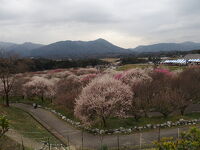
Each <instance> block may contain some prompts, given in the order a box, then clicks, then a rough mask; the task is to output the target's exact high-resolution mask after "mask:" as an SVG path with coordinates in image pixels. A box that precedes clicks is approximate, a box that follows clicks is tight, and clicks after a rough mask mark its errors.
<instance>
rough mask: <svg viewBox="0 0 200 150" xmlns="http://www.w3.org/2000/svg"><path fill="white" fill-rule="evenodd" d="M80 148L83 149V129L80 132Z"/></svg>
mask: <svg viewBox="0 0 200 150" xmlns="http://www.w3.org/2000/svg"><path fill="white" fill-rule="evenodd" d="M81 149H82V150H83V130H82V132H81Z"/></svg>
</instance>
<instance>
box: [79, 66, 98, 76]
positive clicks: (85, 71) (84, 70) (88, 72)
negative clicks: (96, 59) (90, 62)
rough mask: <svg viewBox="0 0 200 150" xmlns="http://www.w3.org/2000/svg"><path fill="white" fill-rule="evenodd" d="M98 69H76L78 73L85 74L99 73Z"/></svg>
mask: <svg viewBox="0 0 200 150" xmlns="http://www.w3.org/2000/svg"><path fill="white" fill-rule="evenodd" d="M97 73H98V70H97V69H96V68H79V69H78V70H77V71H76V75H84V74H97Z"/></svg>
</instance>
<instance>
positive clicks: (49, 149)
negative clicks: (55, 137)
mask: <svg viewBox="0 0 200 150" xmlns="http://www.w3.org/2000/svg"><path fill="white" fill-rule="evenodd" d="M47 140H48V148H49V150H51V147H50V140H49V138H48V139H47Z"/></svg>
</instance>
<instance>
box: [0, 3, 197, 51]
mask: <svg viewBox="0 0 200 150" xmlns="http://www.w3.org/2000/svg"><path fill="white" fill-rule="evenodd" d="M199 6H200V1H199V0H153V1H150V0H139V1H138V0H95V1H94V0H0V28H1V30H0V41H2V40H4V41H12V42H23V41H27V40H29V41H32V42H40V41H41V42H43V43H50V42H54V41H58V40H66V39H71V40H91V39H93V38H98V36H104V37H102V38H108V40H110V41H111V42H115V44H117V43H120V45H119V46H122V47H134V46H136V45H137V44H149V43H152V42H169V41H172V42H173V41H189V40H194V41H200V39H199V33H198V30H199V29H200V26H199V25H200V21H199V20H200V9H199V8H198V7H199ZM195 31H196V32H195ZM38 35H39V36H38ZM113 35H115V36H113ZM127 41H129V42H127Z"/></svg>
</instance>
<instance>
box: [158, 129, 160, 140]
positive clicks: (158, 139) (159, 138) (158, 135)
mask: <svg viewBox="0 0 200 150" xmlns="http://www.w3.org/2000/svg"><path fill="white" fill-rule="evenodd" d="M158 142H160V126H159V127H158Z"/></svg>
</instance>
